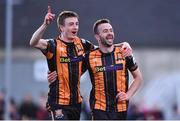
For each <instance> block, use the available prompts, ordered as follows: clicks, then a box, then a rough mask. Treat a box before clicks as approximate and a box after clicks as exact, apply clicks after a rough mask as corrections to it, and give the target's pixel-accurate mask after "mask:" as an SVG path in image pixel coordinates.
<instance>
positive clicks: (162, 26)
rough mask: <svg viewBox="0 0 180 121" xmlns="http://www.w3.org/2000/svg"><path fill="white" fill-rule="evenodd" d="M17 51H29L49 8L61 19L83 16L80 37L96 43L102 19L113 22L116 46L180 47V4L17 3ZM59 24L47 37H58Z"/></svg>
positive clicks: (104, 0)
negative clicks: (125, 43)
mask: <svg viewBox="0 0 180 121" xmlns="http://www.w3.org/2000/svg"><path fill="white" fill-rule="evenodd" d="M5 1H6V0H0V15H1V17H0V35H1V36H0V46H1V47H4V40H5V38H4V33H5ZM13 4H14V6H13V12H14V13H13V14H14V15H13V47H29V45H28V42H29V39H30V38H31V35H32V33H33V32H34V30H36V29H37V28H38V26H40V25H41V24H42V22H43V19H44V16H45V14H46V11H47V6H48V5H51V6H52V10H53V12H54V13H55V14H56V15H58V14H59V12H60V11H62V10H73V11H76V12H77V13H78V14H79V16H80V32H79V36H80V37H82V38H85V39H88V40H91V41H93V42H94V43H96V42H95V39H94V37H93V34H92V26H93V23H94V22H95V20H97V19H99V18H108V19H110V20H111V22H112V24H113V27H114V28H115V32H116V42H120V41H128V42H130V43H131V45H133V46H139V47H149V46H150V47H178V46H179V45H180V41H179V38H180V34H179V32H180V7H179V5H180V1H179V0H112V1H109V0H38V1H37V0H13ZM56 28H57V27H56V21H54V23H53V24H52V25H51V26H50V27H49V29H48V30H47V32H46V34H45V37H54V36H57V34H58V31H57V29H56Z"/></svg>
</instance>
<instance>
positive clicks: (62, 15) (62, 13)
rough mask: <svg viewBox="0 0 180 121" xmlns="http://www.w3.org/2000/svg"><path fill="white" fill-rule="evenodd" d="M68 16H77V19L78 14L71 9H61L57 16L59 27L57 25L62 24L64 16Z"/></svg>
mask: <svg viewBox="0 0 180 121" xmlns="http://www.w3.org/2000/svg"><path fill="white" fill-rule="evenodd" d="M70 17H77V18H78V19H79V16H78V14H77V13H75V12H73V11H62V12H61V13H60V14H59V15H58V18H57V25H58V27H59V25H64V20H65V19H66V18H70Z"/></svg>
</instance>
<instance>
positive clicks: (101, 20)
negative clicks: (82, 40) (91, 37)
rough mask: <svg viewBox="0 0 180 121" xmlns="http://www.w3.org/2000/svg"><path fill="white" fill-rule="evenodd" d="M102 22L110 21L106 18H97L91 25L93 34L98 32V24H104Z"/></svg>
mask: <svg viewBox="0 0 180 121" xmlns="http://www.w3.org/2000/svg"><path fill="white" fill-rule="evenodd" d="M104 23H110V20H108V19H99V20H97V21H96V22H95V23H94V26H93V32H94V34H98V33H99V32H98V26H99V25H100V24H104Z"/></svg>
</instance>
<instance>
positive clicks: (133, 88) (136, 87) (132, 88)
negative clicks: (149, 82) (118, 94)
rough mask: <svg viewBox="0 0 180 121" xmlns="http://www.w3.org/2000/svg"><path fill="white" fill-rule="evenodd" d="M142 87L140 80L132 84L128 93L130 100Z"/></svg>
mask: <svg viewBox="0 0 180 121" xmlns="http://www.w3.org/2000/svg"><path fill="white" fill-rule="evenodd" d="M140 85H141V81H140V80H134V81H133V83H132V84H131V86H130V88H129V90H128V91H127V96H128V98H129V99H130V98H131V97H132V96H133V95H134V94H135V92H136V91H137V90H138V88H139V87H140Z"/></svg>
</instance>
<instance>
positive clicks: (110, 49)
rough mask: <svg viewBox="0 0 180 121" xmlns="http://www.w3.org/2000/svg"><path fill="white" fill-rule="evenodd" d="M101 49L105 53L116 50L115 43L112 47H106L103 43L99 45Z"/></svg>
mask: <svg viewBox="0 0 180 121" xmlns="http://www.w3.org/2000/svg"><path fill="white" fill-rule="evenodd" d="M99 49H100V50H101V51H102V52H103V53H110V52H112V51H113V50H114V45H112V46H110V47H106V46H103V45H100V46H99Z"/></svg>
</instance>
